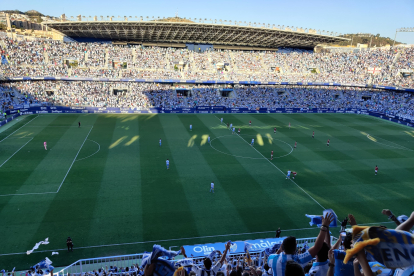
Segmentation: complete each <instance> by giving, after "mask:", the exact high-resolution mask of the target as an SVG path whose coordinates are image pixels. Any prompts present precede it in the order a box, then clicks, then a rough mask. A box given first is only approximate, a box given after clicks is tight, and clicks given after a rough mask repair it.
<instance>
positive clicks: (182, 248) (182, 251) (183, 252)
mask: <svg viewBox="0 0 414 276" xmlns="http://www.w3.org/2000/svg"><path fill="white" fill-rule="evenodd" d="M181 254H183V256H184V258H187V255H186V254H185V248H184V246H181Z"/></svg>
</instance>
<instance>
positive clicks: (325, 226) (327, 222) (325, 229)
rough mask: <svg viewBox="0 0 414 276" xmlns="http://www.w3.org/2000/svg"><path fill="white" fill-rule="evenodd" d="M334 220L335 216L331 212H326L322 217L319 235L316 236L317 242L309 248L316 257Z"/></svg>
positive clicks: (310, 252)
mask: <svg viewBox="0 0 414 276" xmlns="http://www.w3.org/2000/svg"><path fill="white" fill-rule="evenodd" d="M333 220H334V216H333V214H331V213H328V214H326V216H325V217H323V218H322V226H321V230H320V231H319V235H318V237H317V238H316V241H315V244H314V245H313V246H312V247H311V248H309V250H308V252H309V254H311V256H312V257H315V256H316V254H318V252H319V250H321V248H322V245H323V242H324V241H325V237H326V234H327V233H328V232H329V225H330V224H331V222H332V221H333Z"/></svg>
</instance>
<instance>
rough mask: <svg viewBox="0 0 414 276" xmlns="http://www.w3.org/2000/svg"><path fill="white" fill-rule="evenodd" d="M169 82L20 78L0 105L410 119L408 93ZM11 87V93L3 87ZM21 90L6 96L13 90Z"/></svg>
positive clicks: (0, 90) (413, 106)
mask: <svg viewBox="0 0 414 276" xmlns="http://www.w3.org/2000/svg"><path fill="white" fill-rule="evenodd" d="M176 88H177V87H174V86H171V85H170V84H157V83H137V82H94V81H21V82H11V83H4V84H2V86H0V98H1V102H2V106H3V109H7V108H9V107H10V108H11V107H12V106H13V105H17V104H43V105H61V106H92V107H123V108H136V109H148V108H152V107H160V108H168V109H170V108H192V107H196V106H225V107H226V108H249V109H257V108H268V109H275V108H302V109H310V108H358V109H367V110H370V111H375V112H379V113H384V114H388V115H397V116H400V117H403V118H406V119H412V120H414V96H413V94H412V93H408V92H407V93H401V92H390V91H386V90H378V89H377V90H375V89H374V90H369V89H367V88H356V87H319V86H308V87H303V86H295V85H290V86H259V85H249V86H243V85H236V86H235V87H234V88H232V91H231V89H230V91H231V92H230V93H229V94H228V95H223V93H222V88H219V87H214V86H207V85H196V86H193V87H190V88H188V91H189V92H188V93H187V95H184V96H183V94H182V93H179V91H178V90H176ZM6 91H10V93H8V92H6ZM15 92H18V93H16V95H23V96H20V97H17V96H16V97H11V96H10V95H12V93H15Z"/></svg>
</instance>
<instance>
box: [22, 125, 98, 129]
mask: <svg viewBox="0 0 414 276" xmlns="http://www.w3.org/2000/svg"><path fill="white" fill-rule="evenodd" d="M27 127H43V128H47V127H66V128H68V127H76V128H79V126H77V125H70V126H49V125H44V126H41V125H39V126H37V125H32V126H27ZM82 127H84V128H85V127H86V128H88V127H92V126H82Z"/></svg>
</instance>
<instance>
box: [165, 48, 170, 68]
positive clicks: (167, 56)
mask: <svg viewBox="0 0 414 276" xmlns="http://www.w3.org/2000/svg"><path fill="white" fill-rule="evenodd" d="M165 62H166V64H167V66H166V68H167V71H170V70H171V67H170V55H169V54H168V51H167V53H166V54H165Z"/></svg>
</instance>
